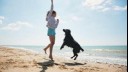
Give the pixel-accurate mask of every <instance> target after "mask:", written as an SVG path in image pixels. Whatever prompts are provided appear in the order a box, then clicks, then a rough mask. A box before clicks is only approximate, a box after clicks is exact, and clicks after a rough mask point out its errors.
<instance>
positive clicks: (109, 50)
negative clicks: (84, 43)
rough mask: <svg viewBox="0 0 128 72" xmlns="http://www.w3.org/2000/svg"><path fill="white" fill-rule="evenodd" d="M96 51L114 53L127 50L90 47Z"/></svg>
mask: <svg viewBox="0 0 128 72" xmlns="http://www.w3.org/2000/svg"><path fill="white" fill-rule="evenodd" d="M91 50H92V51H96V52H114V53H127V50H113V49H91Z"/></svg>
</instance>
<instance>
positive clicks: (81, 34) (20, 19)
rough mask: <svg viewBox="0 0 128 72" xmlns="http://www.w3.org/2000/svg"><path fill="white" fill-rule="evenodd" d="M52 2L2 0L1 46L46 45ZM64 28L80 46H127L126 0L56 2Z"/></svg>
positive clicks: (58, 38) (59, 34)
mask: <svg viewBox="0 0 128 72" xmlns="http://www.w3.org/2000/svg"><path fill="white" fill-rule="evenodd" d="M50 4H51V2H50V0H0V45H47V44H48V43H49V39H48V36H47V27H46V24H47V22H46V21H45V17H46V13H47V11H48V10H49V9H50ZM54 9H55V10H56V11H57V18H59V19H60V24H59V26H58V28H57V29H56V33H57V35H56V44H55V45H57V46H60V45H61V44H62V42H63V38H64V33H63V31H62V29H70V30H71V31H72V35H73V37H74V39H75V40H76V41H77V42H79V43H80V44H81V45H127V0H54Z"/></svg>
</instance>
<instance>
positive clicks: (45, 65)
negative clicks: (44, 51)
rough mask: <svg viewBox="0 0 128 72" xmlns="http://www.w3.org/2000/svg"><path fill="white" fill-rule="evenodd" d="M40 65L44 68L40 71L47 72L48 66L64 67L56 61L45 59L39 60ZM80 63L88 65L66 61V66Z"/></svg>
mask: <svg viewBox="0 0 128 72" xmlns="http://www.w3.org/2000/svg"><path fill="white" fill-rule="evenodd" d="M37 64H38V65H40V66H41V67H42V70H41V71H40V72H46V70H47V69H48V67H52V66H54V65H59V66H60V67H62V66H63V65H61V64H58V63H55V62H54V61H51V60H49V61H45V62H39V63H37ZM78 65H86V63H84V64H82V63H77V62H74V63H64V66H78Z"/></svg>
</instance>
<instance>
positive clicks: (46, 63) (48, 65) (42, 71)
mask: <svg viewBox="0 0 128 72" xmlns="http://www.w3.org/2000/svg"><path fill="white" fill-rule="evenodd" d="M37 64H38V65H40V66H42V70H41V71H40V72H45V71H46V70H47V69H48V67H52V66H53V65H54V64H55V63H54V61H52V60H49V61H45V62H40V63H37Z"/></svg>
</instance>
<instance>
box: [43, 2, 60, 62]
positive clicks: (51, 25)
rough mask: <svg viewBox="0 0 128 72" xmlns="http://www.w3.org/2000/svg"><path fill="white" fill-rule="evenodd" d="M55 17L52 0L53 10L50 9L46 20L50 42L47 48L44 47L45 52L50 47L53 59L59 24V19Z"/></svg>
mask: <svg viewBox="0 0 128 72" xmlns="http://www.w3.org/2000/svg"><path fill="white" fill-rule="evenodd" d="M55 17H56V11H54V10H53V0H51V10H50V11H48V13H47V17H46V21H47V22H48V23H47V27H48V36H49V40H50V44H49V45H48V46H47V47H46V48H44V51H45V53H46V51H47V49H48V48H50V54H49V58H50V59H51V60H53V56H52V50H53V46H54V44H55V35H56V33H55V29H56V28H57V26H58V24H59V19H57V20H56V19H55ZM46 54H47V53H46Z"/></svg>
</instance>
